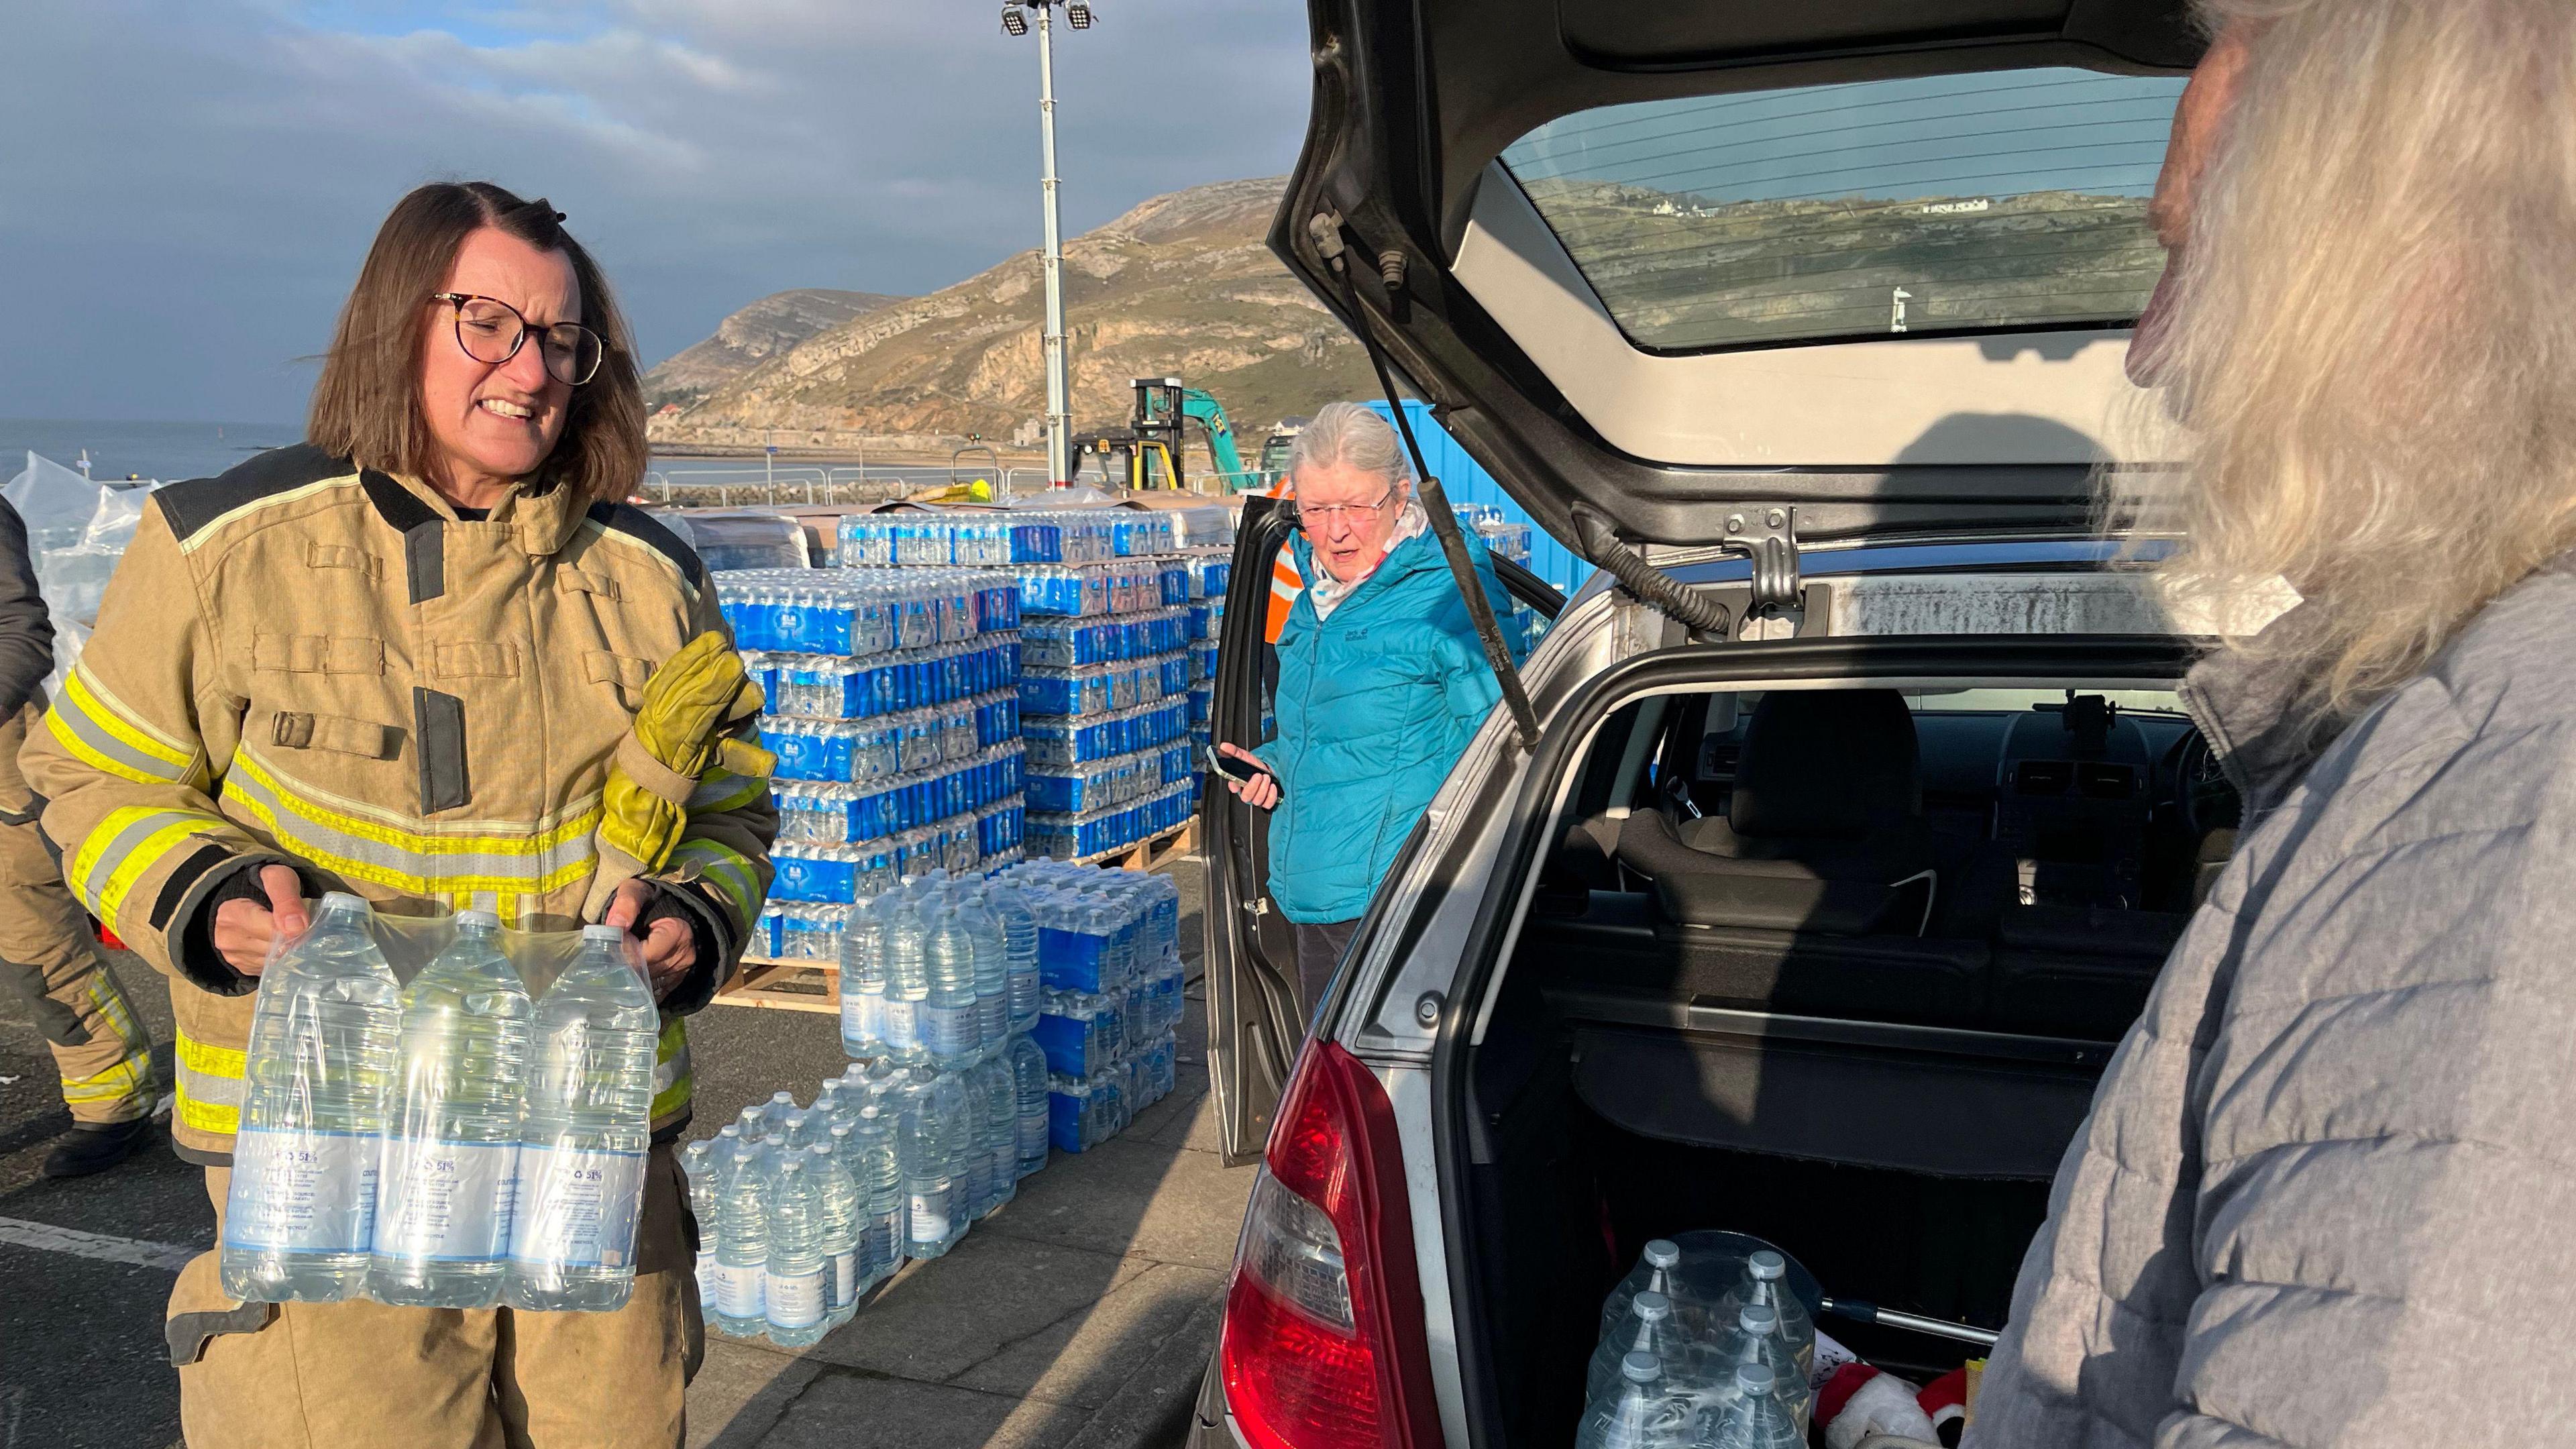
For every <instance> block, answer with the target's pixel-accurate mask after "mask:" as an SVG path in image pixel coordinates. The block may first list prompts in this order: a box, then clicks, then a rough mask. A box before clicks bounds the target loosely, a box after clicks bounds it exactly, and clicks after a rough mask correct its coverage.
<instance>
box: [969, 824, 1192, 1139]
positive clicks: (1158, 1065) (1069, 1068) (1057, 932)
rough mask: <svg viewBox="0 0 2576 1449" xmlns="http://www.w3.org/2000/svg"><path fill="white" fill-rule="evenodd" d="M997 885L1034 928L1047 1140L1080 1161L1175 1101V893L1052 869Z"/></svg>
mask: <svg viewBox="0 0 2576 1449" xmlns="http://www.w3.org/2000/svg"><path fill="white" fill-rule="evenodd" d="M996 879H997V880H1000V881H1003V882H1007V883H1009V884H1010V885H1012V886H1015V887H1017V888H1019V889H1020V890H1021V891H1022V892H1023V893H1024V894H1025V897H1026V899H1027V900H1028V902H1029V904H1030V907H1031V909H1032V911H1033V912H1034V913H1035V914H1036V917H1037V921H1038V942H1039V948H1038V961H1039V973H1038V974H1039V981H1040V983H1041V985H1042V988H1043V997H1042V1005H1041V1008H1040V1011H1039V1014H1038V1019H1037V1022H1036V1025H1035V1027H1034V1029H1033V1030H1032V1032H1031V1036H1032V1038H1033V1039H1034V1040H1035V1041H1036V1043H1037V1045H1038V1047H1039V1049H1040V1050H1041V1051H1043V1052H1044V1053H1045V1055H1046V1064H1047V1073H1048V1078H1049V1080H1048V1096H1049V1099H1050V1100H1049V1104H1048V1106H1049V1119H1050V1134H1051V1136H1052V1137H1053V1139H1054V1142H1055V1145H1056V1146H1058V1147H1060V1148H1062V1149H1064V1150H1065V1151H1067V1152H1082V1151H1086V1150H1088V1149H1090V1148H1092V1147H1096V1146H1098V1145H1099V1144H1100V1143H1101V1142H1103V1141H1106V1140H1107V1139H1108V1138H1110V1137H1114V1136H1116V1135H1117V1134H1118V1133H1119V1132H1121V1131H1123V1130H1125V1128H1126V1126H1127V1123H1128V1121H1129V1120H1130V1119H1131V1118H1132V1117H1133V1116H1134V1114H1136V1113H1137V1112H1141V1111H1143V1110H1144V1109H1145V1108H1147V1107H1149V1106H1152V1105H1153V1104H1154V1103H1155V1102H1156V1101H1159V1100H1161V1098H1162V1097H1163V1096H1164V1095H1165V1094H1166V1093H1168V1092H1170V1091H1171V1089H1172V1079H1173V1074H1174V1070H1175V1065H1176V1060H1175V1053H1174V1050H1173V1047H1172V1033H1173V1028H1174V1027H1176V1026H1177V1025H1178V1024H1179V1022H1180V1014H1181V1009H1182V1008H1181V1002H1182V986H1183V976H1182V968H1181V959H1180V949H1179V929H1180V891H1179V887H1178V886H1176V885H1175V884H1174V883H1173V882H1172V880H1171V879H1170V878H1169V877H1168V876H1158V875H1142V874H1136V873H1131V872H1126V871H1102V870H1095V869H1091V868H1088V867H1083V866H1073V865H1066V864H1062V863H1060V862H1057V861H1052V860H1032V861H1027V862H1024V863H1022V864H1020V865H1018V866H1015V867H1013V868H1012V869H1010V870H1007V871H1004V872H1002V873H1001V874H1000V875H999V876H997V877H996Z"/></svg>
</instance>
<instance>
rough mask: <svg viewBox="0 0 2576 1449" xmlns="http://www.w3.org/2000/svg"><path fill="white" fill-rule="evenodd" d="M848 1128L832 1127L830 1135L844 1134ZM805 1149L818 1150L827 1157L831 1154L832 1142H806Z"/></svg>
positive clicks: (808, 1150) (809, 1150)
mask: <svg viewBox="0 0 2576 1449" xmlns="http://www.w3.org/2000/svg"><path fill="white" fill-rule="evenodd" d="M849 1130H850V1129H849V1128H847V1127H835V1128H833V1129H832V1135H833V1136H835V1137H839V1136H844V1135H846V1134H847V1133H848V1132H849ZM805 1150H806V1151H807V1152H819V1153H821V1154H822V1155H823V1156H825V1157H829V1156H831V1155H832V1144H831V1143H829V1142H814V1143H808V1144H807V1145H806V1148H805Z"/></svg>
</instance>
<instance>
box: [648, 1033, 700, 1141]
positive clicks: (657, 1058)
mask: <svg viewBox="0 0 2576 1449" xmlns="http://www.w3.org/2000/svg"><path fill="white" fill-rule="evenodd" d="M694 1088H695V1081H694V1078H693V1076H692V1074H691V1072H690V1070H689V1029H688V1027H687V1025H685V1024H684V1023H683V1022H682V1021H681V1019H680V1018H679V1017H676V1016H672V1017H665V1018H663V1020H662V1036H661V1039H660V1040H658V1041H656V1042H655V1043H654V1044H653V1121H654V1122H655V1123H656V1124H659V1123H661V1122H662V1121H663V1120H664V1119H666V1118H668V1117H670V1116H671V1115H672V1114H673V1113H676V1112H678V1111H680V1110H681V1109H682V1108H684V1107H686V1106H688V1105H689V1096H690V1093H691V1092H692V1091H693V1090H694Z"/></svg>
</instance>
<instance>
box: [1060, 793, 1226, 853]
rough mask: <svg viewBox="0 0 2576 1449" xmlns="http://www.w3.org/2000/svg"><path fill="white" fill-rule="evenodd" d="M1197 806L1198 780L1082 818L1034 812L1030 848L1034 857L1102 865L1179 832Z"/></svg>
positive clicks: (1077, 814) (1079, 816)
mask: <svg viewBox="0 0 2576 1449" xmlns="http://www.w3.org/2000/svg"><path fill="white" fill-rule="evenodd" d="M1197 804H1198V785H1197V781H1196V779H1195V778H1193V779H1192V780H1191V781H1190V782H1188V783H1185V784H1178V785H1166V786H1164V787H1163V788H1162V789H1160V790H1158V791H1156V792H1155V793H1153V794H1151V795H1148V796H1146V797H1145V798H1144V799H1142V800H1139V801H1136V802H1135V803H1133V804H1128V805H1111V806H1107V807H1104V808H1102V809H1098V810H1085V811H1082V812H1080V813H1076V814H1066V813H1062V812H1057V811H1048V810H1031V811H1030V812H1029V813H1028V825H1027V837H1026V842H1025V845H1026V849H1027V851H1028V852H1029V854H1031V855H1033V856H1046V857H1052V858H1054V859H1057V860H1072V861H1093V860H1098V859H1100V858H1102V857H1104V856H1109V855H1114V854H1116V853H1118V852H1119V851H1122V850H1126V849H1128V848H1129V847H1131V846H1135V845H1140V844H1143V843H1144V842H1146V841H1148V840H1152V839H1153V838H1155V837H1156V836H1158V835H1161V834H1163V833H1164V832H1166V831H1171V830H1178V829H1179V828H1180V827H1181V826H1183V825H1185V824H1187V823H1189V818H1190V815H1191V812H1192V811H1194V810H1195V809H1196V808H1197Z"/></svg>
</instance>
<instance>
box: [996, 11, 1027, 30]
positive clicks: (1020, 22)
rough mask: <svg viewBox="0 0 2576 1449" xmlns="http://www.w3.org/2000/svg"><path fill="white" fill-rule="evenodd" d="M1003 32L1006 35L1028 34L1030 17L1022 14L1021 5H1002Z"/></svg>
mask: <svg viewBox="0 0 2576 1449" xmlns="http://www.w3.org/2000/svg"><path fill="white" fill-rule="evenodd" d="M1002 33H1003V34H1004V35H1026V34H1028V33H1029V17H1028V16H1027V15H1025V14H1022V13H1021V11H1020V7H1018V6H1017V5H1005V6H1003V7H1002Z"/></svg>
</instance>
